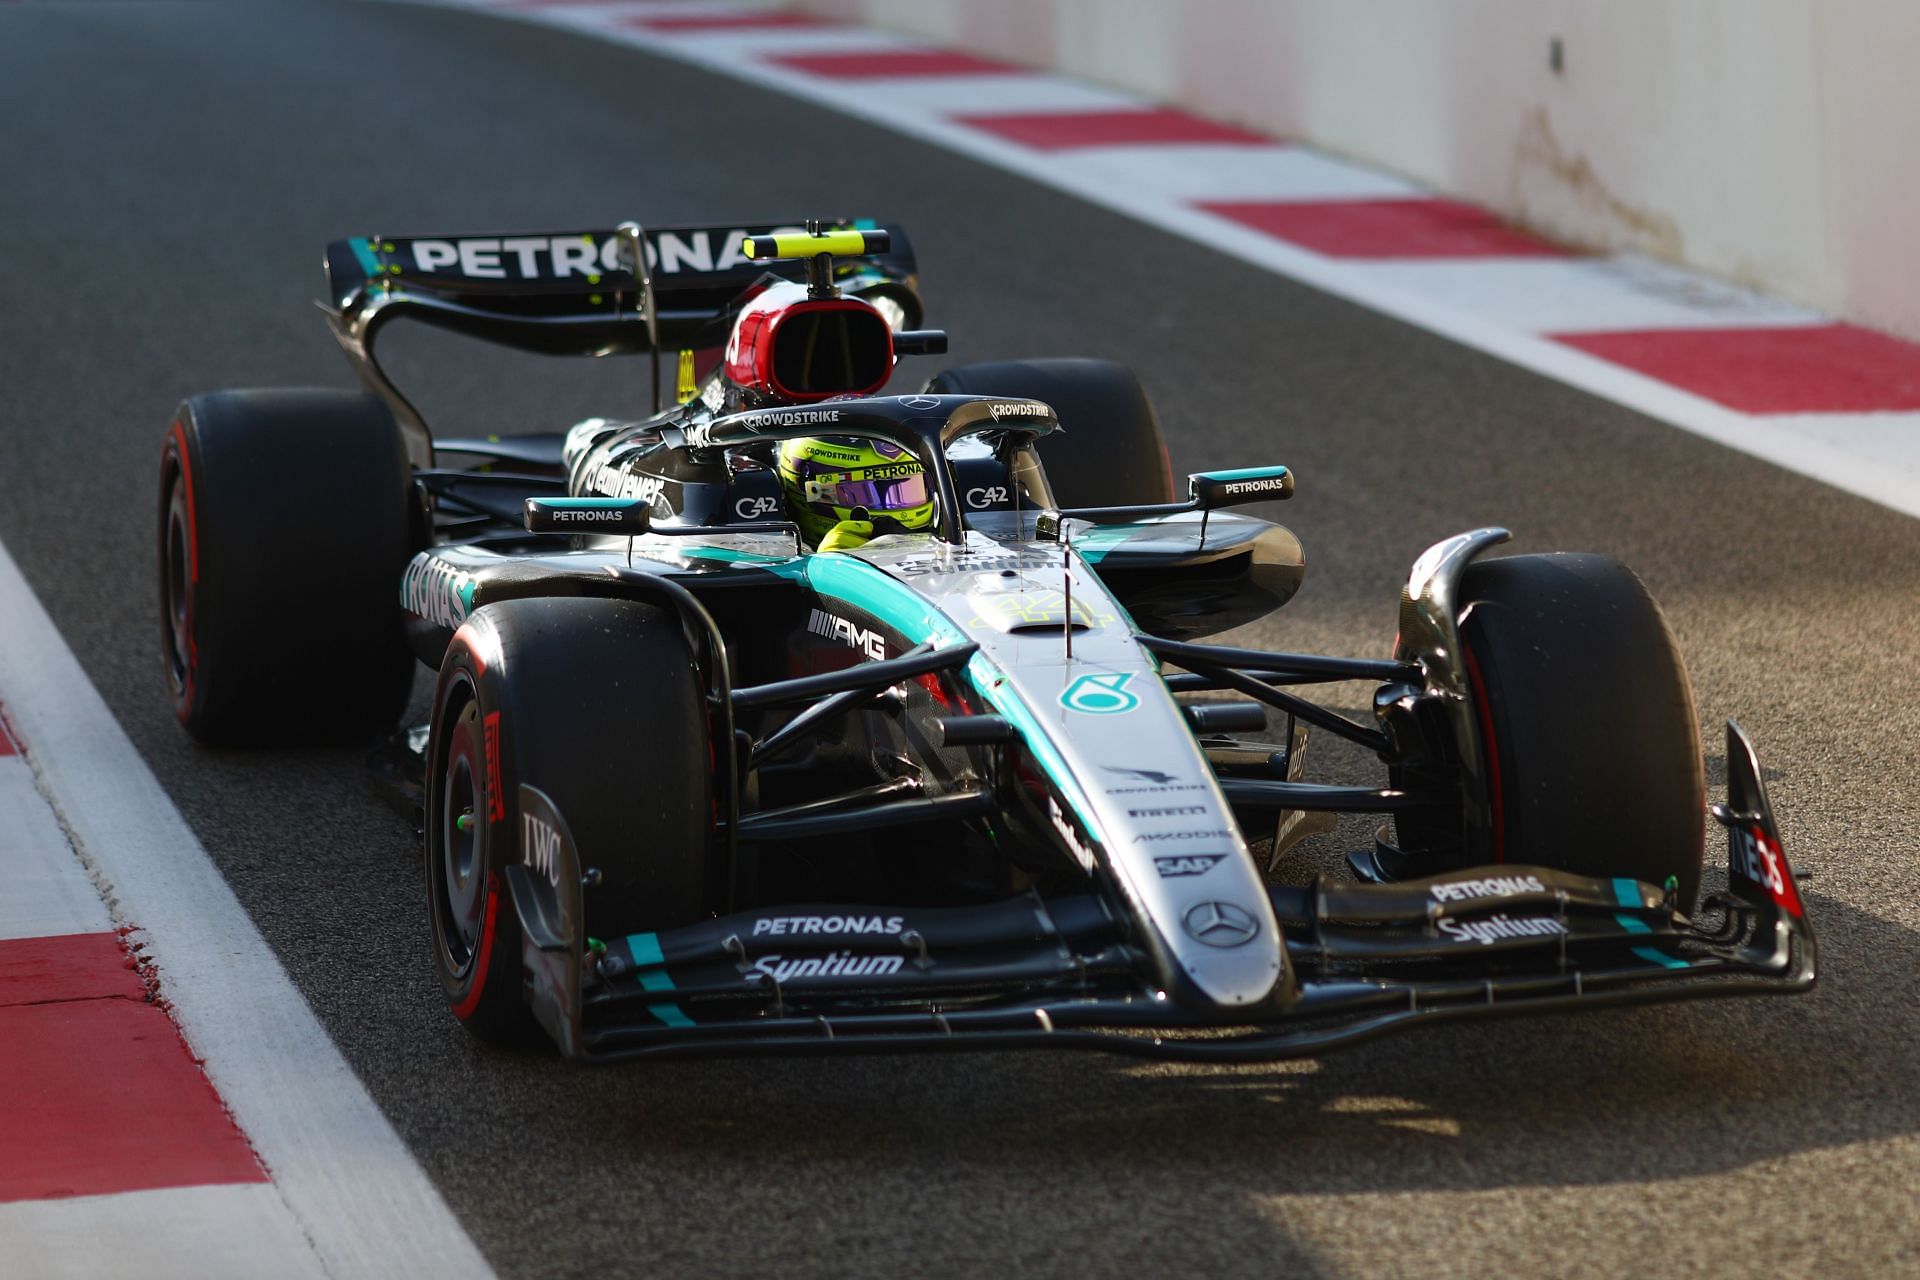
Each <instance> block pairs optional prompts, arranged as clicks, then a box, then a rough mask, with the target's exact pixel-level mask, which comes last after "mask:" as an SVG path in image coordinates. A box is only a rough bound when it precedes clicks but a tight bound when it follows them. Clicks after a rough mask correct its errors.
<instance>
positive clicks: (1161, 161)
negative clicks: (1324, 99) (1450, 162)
mask: <svg viewBox="0 0 1920 1280" xmlns="http://www.w3.org/2000/svg"><path fill="white" fill-rule="evenodd" d="M999 109H1000V108H999V106H998V104H995V106H994V107H993V110H994V111H996V112H997V111H999ZM1053 163H1054V164H1055V165H1058V166H1059V168H1060V171H1061V172H1063V173H1071V174H1073V176H1074V178H1075V179H1076V180H1078V181H1083V182H1096V183H1100V184H1102V185H1105V186H1108V187H1114V186H1123V185H1127V184H1132V185H1134V186H1136V187H1137V188H1138V194H1139V195H1142V196H1151V197H1153V198H1155V199H1159V200H1390V199H1393V198H1395V197H1422V196H1425V195H1426V194H1427V193H1426V192H1425V191H1423V190H1421V189H1420V188H1419V187H1416V186H1414V185H1413V184H1412V183H1411V182H1405V181H1403V180H1401V179H1399V178H1395V177H1392V176H1390V175H1388V174H1384V173H1380V172H1378V171H1377V170H1373V169H1363V168H1361V167H1360V166H1359V165H1357V164H1349V163H1348V162H1347V161H1345V160H1336V159H1335V158H1334V157H1332V156H1330V155H1327V154H1325V153H1324V152H1320V151H1315V150H1314V149H1313V148H1312V147H1303V146H1273V147H1261V146H1251V145H1247V144H1243V143H1181V144H1177V145H1170V146H1168V145H1153V146H1101V147H1085V148H1079V147H1074V148H1068V149H1064V150H1061V151H1057V152H1055V153H1054V154H1053Z"/></svg>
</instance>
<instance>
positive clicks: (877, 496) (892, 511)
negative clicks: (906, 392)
mask: <svg viewBox="0 0 1920 1280" xmlns="http://www.w3.org/2000/svg"><path fill="white" fill-rule="evenodd" d="M779 471H780V490H781V492H782V494H784V495H785V497H786V500H787V510H788V511H789V512H791V513H792V515H793V521H794V523H795V524H797V525H799V526H800V533H801V536H803V537H804V538H806V540H807V541H808V542H810V543H814V544H816V545H817V544H818V543H819V541H820V540H821V539H822V538H824V537H826V536H827V534H829V533H831V532H832V531H833V527H834V526H835V525H837V524H839V523H840V522H841V521H842V520H872V521H874V522H875V523H876V524H878V525H879V526H880V529H879V531H881V532H886V531H888V530H889V529H890V528H891V527H892V526H893V525H897V526H899V527H900V528H903V529H924V528H926V527H927V526H928V525H930V524H932V523H933V496H932V494H931V493H930V492H929V491H928V488H927V472H926V468H924V467H922V466H921V465H920V461H919V459H917V458H915V457H914V456H913V455H912V454H911V453H909V452H907V451H906V450H905V449H902V448H901V447H900V446H899V445H897V444H892V443H889V442H888V441H885V440H864V439H860V438H857V437H853V436H806V437H803V438H801V439H798V440H783V441H781V442H780V454H779Z"/></svg>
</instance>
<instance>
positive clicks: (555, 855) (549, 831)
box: [520, 813, 560, 889]
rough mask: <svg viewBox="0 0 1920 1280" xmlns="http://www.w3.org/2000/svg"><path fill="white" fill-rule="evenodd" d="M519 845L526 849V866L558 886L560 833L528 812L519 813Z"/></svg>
mask: <svg viewBox="0 0 1920 1280" xmlns="http://www.w3.org/2000/svg"><path fill="white" fill-rule="evenodd" d="M520 845H521V848H522V849H524V850H525V851H526V859H527V866H528V867H529V868H531V869H532V870H534V871H537V872H539V873H540V874H541V875H543V876H545V877H546V878H547V883H548V884H551V885H552V886H553V887H554V888H556V889H557V888H559V887H560V833H559V832H558V831H556V830H554V828H553V827H552V826H551V825H549V824H548V823H546V822H543V821H542V820H540V819H539V818H536V817H534V816H533V815H532V814H530V813H523V814H521V815H520Z"/></svg>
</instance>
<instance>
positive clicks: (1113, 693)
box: [1060, 671, 1140, 716]
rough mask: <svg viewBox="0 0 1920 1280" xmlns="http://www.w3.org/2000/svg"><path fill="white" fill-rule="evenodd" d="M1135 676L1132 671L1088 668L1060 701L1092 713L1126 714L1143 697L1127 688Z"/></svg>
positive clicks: (1069, 706)
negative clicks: (1088, 670)
mask: <svg viewBox="0 0 1920 1280" xmlns="http://www.w3.org/2000/svg"><path fill="white" fill-rule="evenodd" d="M1132 679H1133V673H1132V672H1129V671H1116V672H1089V673H1088V674H1086V675H1084V676H1081V677H1080V678H1079V679H1078V680H1075V681H1074V682H1073V683H1072V684H1070V685H1068V686H1067V688H1066V691H1065V692H1064V693H1062V694H1061V695H1060V705H1061V706H1063V707H1065V708H1066V709H1067V710H1069V711H1078V712H1081V713H1082V714H1084V715H1090V716H1117V715H1121V714H1124V713H1125V712H1128V711H1131V710H1133V709H1134V708H1135V707H1137V706H1139V705H1140V699H1139V698H1138V697H1136V696H1134V694H1133V693H1132V692H1131V691H1130V690H1128V688H1127V685H1128V683H1129V682H1131V681H1132Z"/></svg>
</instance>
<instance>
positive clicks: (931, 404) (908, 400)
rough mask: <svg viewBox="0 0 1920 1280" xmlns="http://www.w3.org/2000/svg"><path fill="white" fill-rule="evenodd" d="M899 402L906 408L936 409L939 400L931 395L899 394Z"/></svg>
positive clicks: (938, 405)
mask: <svg viewBox="0 0 1920 1280" xmlns="http://www.w3.org/2000/svg"><path fill="white" fill-rule="evenodd" d="M900 403H901V405H902V406H903V407H905V408H908V409H938V408H939V407H940V402H939V401H938V400H935V399H934V398H933V397H932V396H901V397H900Z"/></svg>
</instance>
